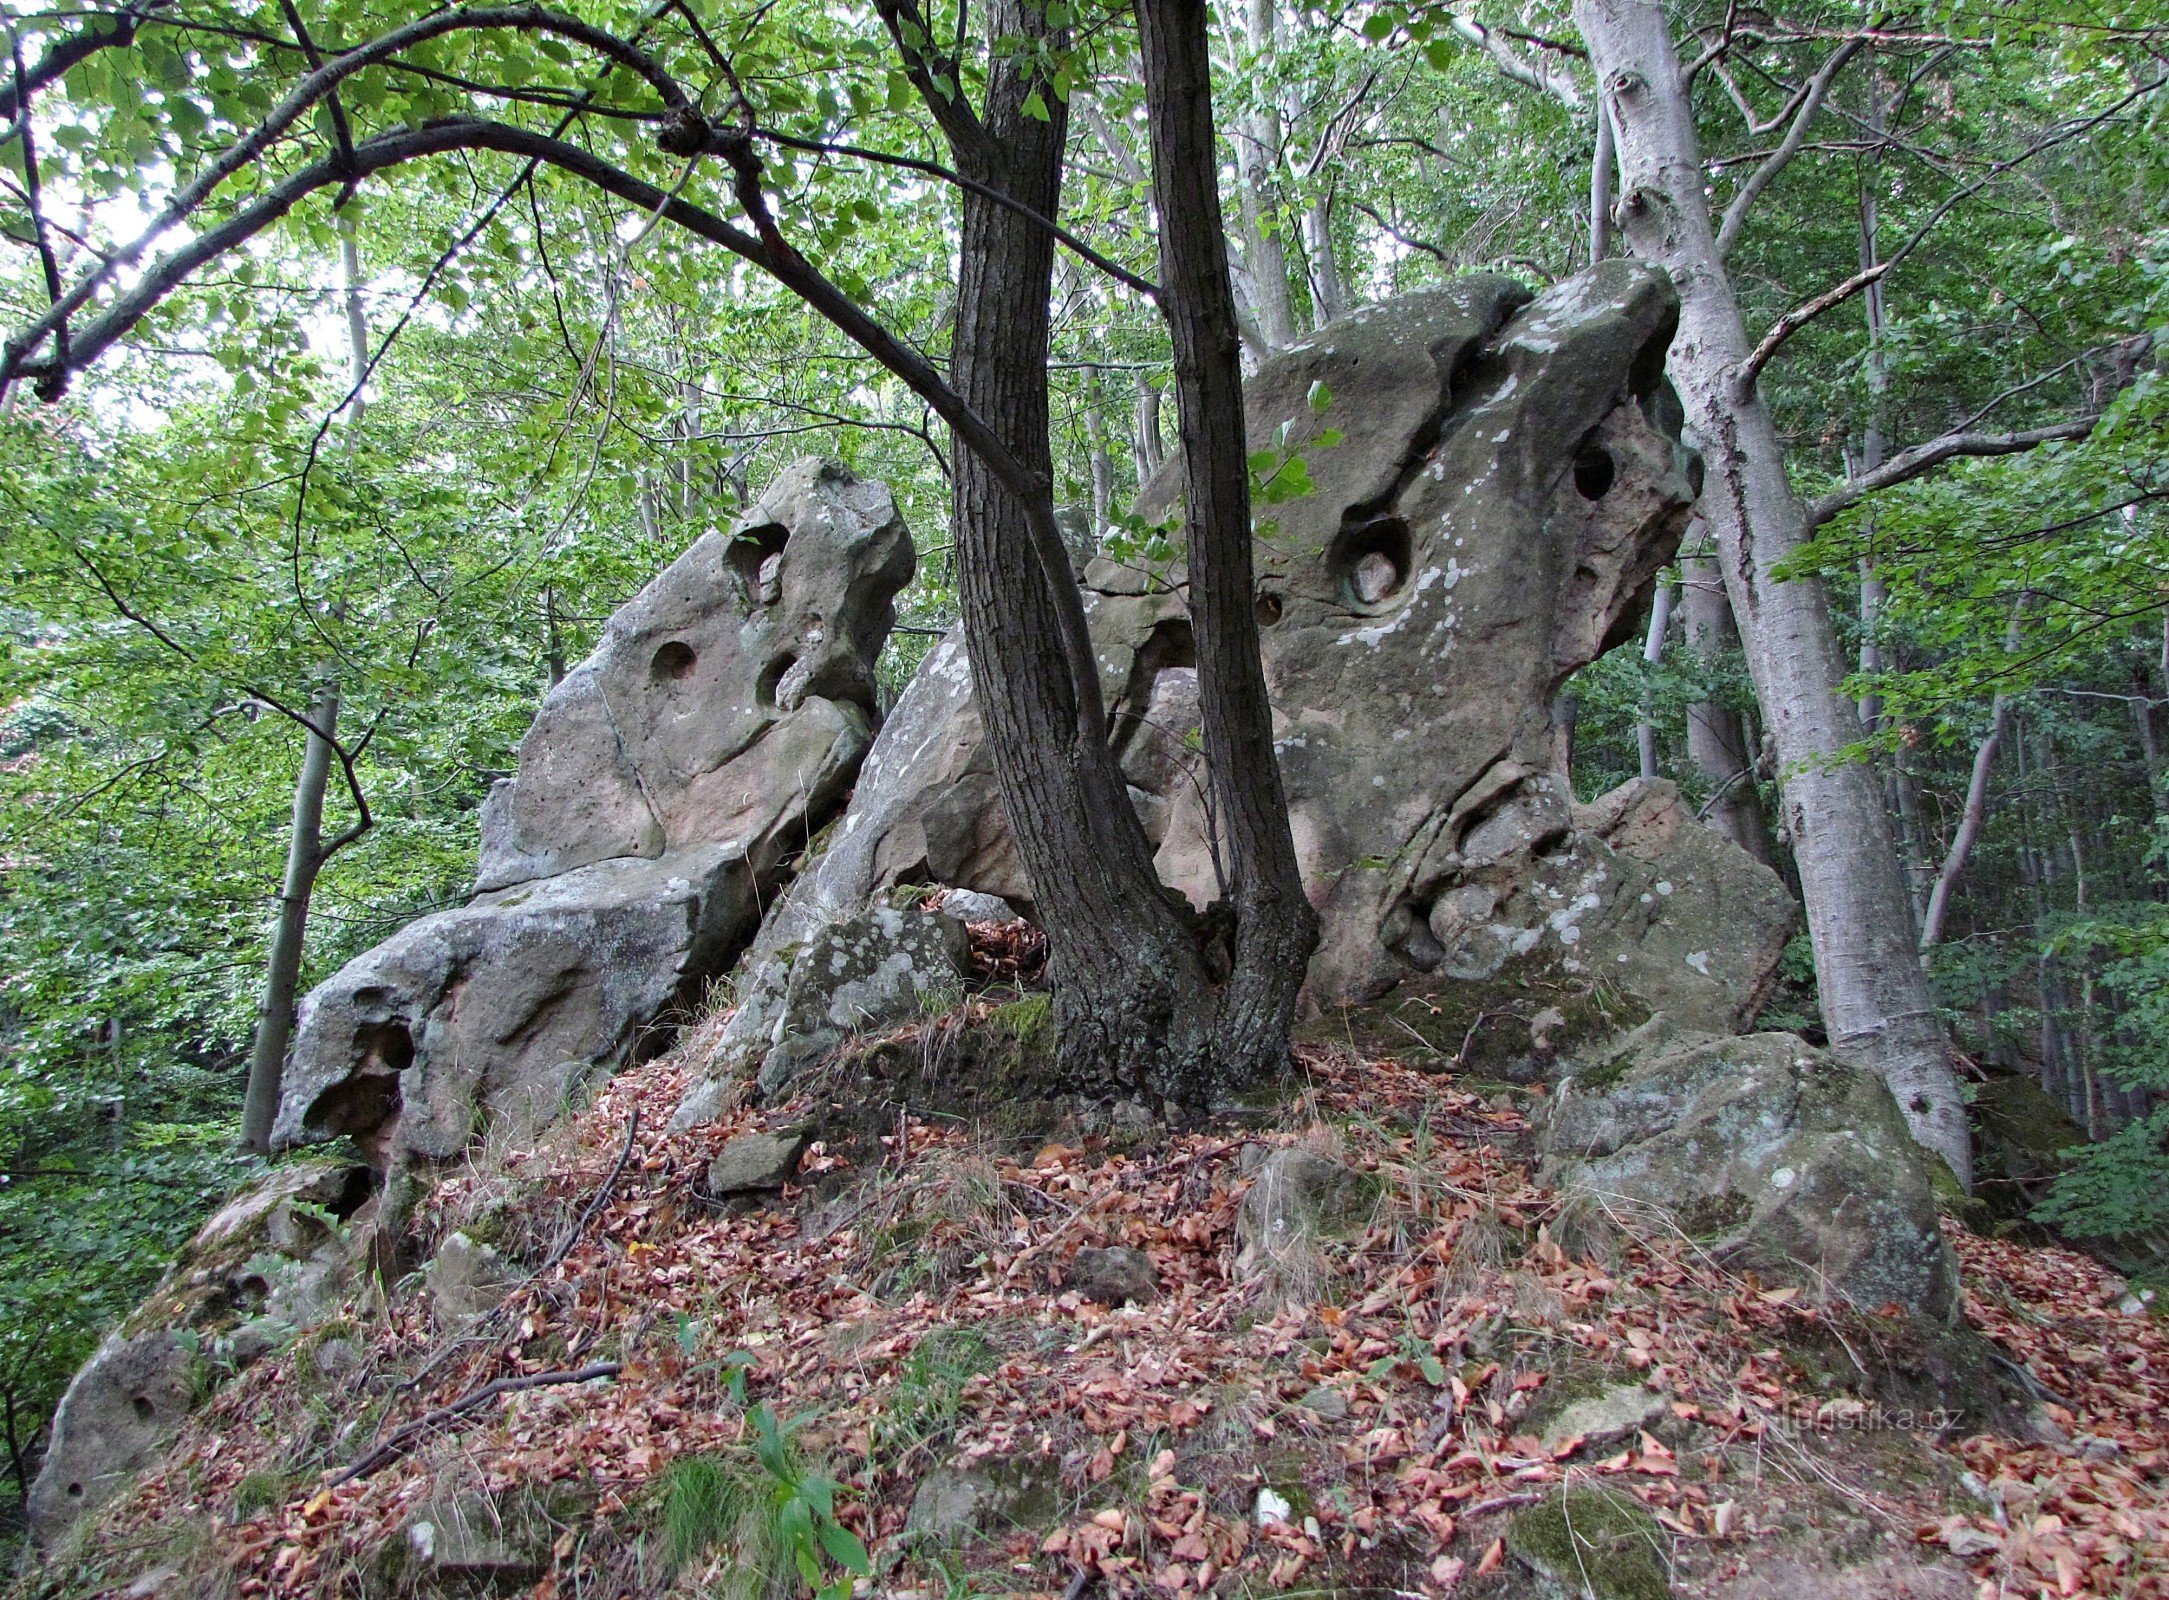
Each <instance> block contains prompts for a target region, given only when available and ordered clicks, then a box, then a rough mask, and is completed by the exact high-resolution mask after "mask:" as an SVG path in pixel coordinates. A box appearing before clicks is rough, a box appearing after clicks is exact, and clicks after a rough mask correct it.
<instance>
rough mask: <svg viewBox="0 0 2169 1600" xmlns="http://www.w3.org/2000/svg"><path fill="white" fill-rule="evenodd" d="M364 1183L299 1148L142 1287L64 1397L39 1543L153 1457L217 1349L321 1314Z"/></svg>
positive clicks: (37, 1514) (40, 1480) (258, 1339)
mask: <svg viewBox="0 0 2169 1600" xmlns="http://www.w3.org/2000/svg"><path fill="white" fill-rule="evenodd" d="M368 1193H369V1182H368V1174H367V1172H366V1169H362V1168H357V1167H355V1166H353V1165H352V1164H351V1163H348V1162H343V1161H297V1162H294V1163H291V1164H290V1165H287V1166H282V1167H279V1168H277V1169H275V1170H274V1171H272V1172H270V1173H268V1174H266V1175H265V1176H264V1177H263V1178H262V1179H261V1180H259V1181H258V1182H256V1183H255V1184H252V1185H251V1186H250V1187H248V1188H247V1189H244V1190H242V1191H241V1193H239V1194H238V1195H236V1196H235V1197H234V1198H233V1199H231V1200H229V1201H228V1202H227V1203H226V1204H225V1205H224V1206H222V1207H220V1208H219V1210H218V1211H217V1213H215V1214H214V1215H213V1216H212V1218H211V1220H210V1221H208V1222H206V1223H205V1224H204V1225H203V1226H202V1227H201V1228H199V1229H197V1230H196V1236H195V1237H194V1238H193V1239H191V1240H190V1241H189V1243H188V1245H187V1247H186V1248H185V1249H184V1250H182V1252H181V1254H180V1257H179V1259H178V1260H176V1261H175V1262H174V1264H173V1266H172V1267H171V1268H170V1269H169V1270H168V1271H167V1273H166V1275H165V1277H164V1279H163V1280H161V1281H160V1283H159V1285H158V1287H157V1289H155V1290H154V1291H153V1292H152V1294H151V1296H150V1298H149V1299H148V1300H146V1301H145V1302H144V1303H143V1304H142V1305H141V1306H140V1307H138V1308H137V1310H136V1312H135V1314H134V1315H133V1316H131V1317H130V1318H129V1319H128V1320H127V1322H125V1323H123V1324H122V1325H121V1326H120V1327H119V1328H116V1329H115V1330H114V1331H113V1332H112V1333H111V1334H110V1335H109V1336H108V1337H107V1338H106V1340H105V1342H104V1343H103V1344H102V1345H100V1346H99V1348H98V1350H97V1353H96V1354H94V1355H93V1356H92V1357H91V1358H90V1360H88V1361H86V1362H85V1363H84V1364H83V1367H82V1370H80V1371H79V1372H77V1373H76V1375H75V1377H74V1379H73V1380H72V1381H70V1383H69V1384H68V1391H67V1393H66V1394H65V1395H63V1396H62V1397H61V1401H60V1409H59V1410H58V1411H56V1412H55V1413H54V1415H53V1432H52V1442H51V1444H50V1445H49V1446H48V1447H47V1449H46V1452H45V1459H44V1461H43V1463H42V1464H41V1465H40V1467H39V1469H38V1476H37V1479H36V1481H35V1482H34V1483H33V1484H32V1485H31V1489H30V1497H29V1505H28V1508H27V1509H28V1515H29V1521H30V1531H31V1535H32V1537H33V1538H35V1539H36V1540H37V1542H38V1543H39V1544H40V1545H45V1546H50V1545H51V1544H52V1542H53V1541H54V1540H55V1539H57V1538H58V1537H59V1536H60V1535H61V1534H62V1533H64V1532H66V1531H67V1529H68V1528H69V1526H70V1525H72V1524H73V1523H74V1522H75V1521H76V1519H77V1518H79V1517H81V1516H83V1515H85V1514H86V1513H88V1512H90V1511H93V1510H95V1509H96V1508H97V1507H99V1506H100V1505H102V1504H104V1503H105V1502H106V1501H107V1500H108V1499H110V1498H111V1497H112V1496H113V1495H114V1494H115V1493H116V1492H118V1491H119V1490H120V1489H122V1488H123V1487H125V1486H126V1484H127V1483H128V1481H129V1480H130V1479H131V1478H132V1477H134V1475H135V1474H136V1473H137V1472H139V1471H140V1470H142V1469H143V1468H144V1467H145V1466H147V1465H148V1464H149V1463H150V1462H152V1461H154V1460H155V1459H157V1457H158V1456H159V1454H160V1453H161V1452H162V1451H163V1449H164V1447H165V1444H166V1441H167V1440H168V1439H169V1438H170V1437H171V1436H172V1433H173V1430H174V1429H175V1428H177V1427H179V1426H180V1423H181V1420H182V1419H183V1418H184V1417H186V1416H187V1415H188V1413H189V1411H190V1410H191V1409H192V1408H193V1407H194V1405H195V1402H196V1391H197V1387H198V1379H199V1377H200V1376H201V1375H203V1374H205V1373H207V1372H208V1371H210V1370H211V1363H212V1362H213V1361H217V1362H219V1363H221V1364H224V1365H229V1366H245V1365H247V1364H248V1363H249V1362H251V1361H253V1360H255V1359H256V1358H258V1357H260V1356H262V1355H264V1354H266V1353H268V1352H269V1351H271V1350H274V1349H276V1348H278V1347H279V1346H280V1345H282V1344H283V1343H285V1342H286V1340H287V1339H289V1338H290V1337H291V1336H292V1335H293V1334H294V1333H295V1332H296V1331H297V1330H298V1329H300V1328H302V1327H305V1326H308V1325H310V1324H311V1323H313V1322H315V1321H317V1320H319V1319H320V1318H321V1316H322V1315H323V1313H324V1312H325V1310H326V1309H327V1308H328V1306H329V1305H330V1304H332V1303H333V1302H334V1301H335V1300H336V1298H337V1292H338V1290H339V1288H340V1287H341V1284H342V1277H341V1275H342V1273H343V1271H344V1269H345V1265H346V1261H347V1253H346V1249H345V1246H344V1244H343V1243H342V1241H341V1240H340V1238H339V1237H338V1230H337V1227H336V1224H337V1222H338V1220H339V1219H340V1218H341V1217H344V1216H345V1215H347V1214H348V1213H349V1212H351V1211H353V1210H354V1208H355V1207H356V1206H357V1205H359V1204H360V1203H362V1201H363V1200H364V1198H365V1197H366V1196H367V1195H368Z"/></svg>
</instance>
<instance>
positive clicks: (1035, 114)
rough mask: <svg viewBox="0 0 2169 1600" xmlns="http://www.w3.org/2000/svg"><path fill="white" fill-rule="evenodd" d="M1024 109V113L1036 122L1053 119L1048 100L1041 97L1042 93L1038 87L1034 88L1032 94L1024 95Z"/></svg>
mask: <svg viewBox="0 0 2169 1600" xmlns="http://www.w3.org/2000/svg"><path fill="white" fill-rule="evenodd" d="M1023 110H1024V114H1025V115H1026V116H1028V117H1030V118H1031V119H1032V120H1033V121H1034V122H1047V121H1051V120H1052V119H1051V118H1050V116H1049V115H1048V112H1047V102H1046V101H1045V100H1043V99H1041V98H1040V94H1039V91H1038V90H1037V89H1034V90H1033V91H1032V92H1031V93H1030V94H1028V95H1026V96H1025V97H1024V106H1023Z"/></svg>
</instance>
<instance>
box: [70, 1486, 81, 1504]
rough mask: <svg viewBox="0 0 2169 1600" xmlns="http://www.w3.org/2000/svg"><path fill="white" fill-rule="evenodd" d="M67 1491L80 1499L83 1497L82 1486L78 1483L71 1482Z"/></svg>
mask: <svg viewBox="0 0 2169 1600" xmlns="http://www.w3.org/2000/svg"><path fill="white" fill-rule="evenodd" d="M68 1493H69V1494H70V1495H72V1496H74V1497H75V1498H76V1499H78V1500H80V1499H82V1498H83V1486H82V1485H81V1484H80V1483H71V1484H69V1485H68Z"/></svg>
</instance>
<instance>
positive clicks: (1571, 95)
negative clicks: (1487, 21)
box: [1450, 11, 1582, 111]
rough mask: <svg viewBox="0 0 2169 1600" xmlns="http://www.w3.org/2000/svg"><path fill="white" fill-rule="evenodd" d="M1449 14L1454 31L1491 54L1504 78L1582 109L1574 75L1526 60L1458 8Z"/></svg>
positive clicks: (1579, 91) (1579, 88)
mask: <svg viewBox="0 0 2169 1600" xmlns="http://www.w3.org/2000/svg"><path fill="white" fill-rule="evenodd" d="M1450 16H1451V18H1452V22H1453V30H1454V32H1455V33H1457V34H1459V35H1460V36H1461V37H1462V38H1463V39H1465V40H1467V41H1468V42H1469V43H1470V44H1473V45H1475V46H1476V47H1477V48H1478V49H1479V50H1481V51H1483V52H1484V54H1485V55H1487V56H1489V57H1490V58H1491V64H1492V65H1493V66H1495V67H1497V68H1498V69H1499V75H1500V76H1501V77H1504V78H1509V79H1511V80H1513V81H1514V82H1515V83H1519V84H1524V85H1526V86H1527V87H1529V88H1531V89H1536V90H1539V91H1541V92H1542V93H1544V94H1548V95H1550V96H1551V97H1552V98H1553V99H1555V100H1557V101H1558V102H1559V103H1560V104H1561V105H1564V106H1566V107H1567V108H1568V109H1570V110H1573V111H1579V110H1581V109H1582V91H1581V86H1580V85H1579V84H1577V83H1575V81H1574V79H1573V76H1572V75H1571V74H1569V73H1565V72H1558V71H1554V70H1552V69H1550V68H1548V67H1545V66H1542V65H1540V64H1538V63H1535V62H1532V61H1528V60H1526V59H1524V58H1523V57H1522V56H1520V55H1519V54H1517V53H1516V52H1515V50H1514V47H1513V46H1512V45H1510V44H1508V43H1507V42H1506V40H1505V39H1504V38H1503V37H1502V36H1501V35H1499V34H1498V33H1497V32H1495V31H1493V30H1492V29H1490V28H1487V27H1485V26H1484V25H1483V24H1482V23H1481V22H1478V21H1477V20H1476V19H1475V18H1474V17H1471V16H1469V15H1468V14H1467V13H1465V12H1460V11H1455V12H1452V13H1450Z"/></svg>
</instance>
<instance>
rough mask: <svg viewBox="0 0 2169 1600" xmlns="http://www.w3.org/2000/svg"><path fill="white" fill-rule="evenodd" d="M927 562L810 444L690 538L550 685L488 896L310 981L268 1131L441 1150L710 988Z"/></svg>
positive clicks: (856, 756)
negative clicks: (587, 652) (735, 509)
mask: <svg viewBox="0 0 2169 1600" xmlns="http://www.w3.org/2000/svg"><path fill="white" fill-rule="evenodd" d="M913 560H914V557H913V554H912V546H911V538H910V534H909V533H908V531H907V530H906V529H905V527H904V525H903V522H902V520H901V519H900V518H899V517H898V516H897V514H896V508H895V505H894V502H893V501H892V500H891V498H890V496H889V493H888V491H887V489H885V488H884V487H883V486H881V485H880V484H878V483H872V482H862V481H861V480H859V479H857V478H855V477H853V476H852V475H851V474H850V473H849V472H847V471H845V470H844V469H843V468H841V467H839V466H837V465H836V464H834V463H833V462H825V461H820V460H813V459H808V460H803V461H800V462H798V463H796V464H795V465H793V466H792V467H790V468H789V469H787V470H786V471H785V472H784V473H783V475H782V476H781V477H779V478H778V479H777V480H776V482H775V483H774V484H773V485H771V487H770V488H769V490H768V492H767V493H766V494H764V495H763V496H762V497H761V499H760V501H759V502H758V503H757V504H756V505H755V506H754V507H753V509H752V510H751V511H750V512H749V513H748V514H747V515H746V516H745V517H744V518H742V519H741V520H740V521H739V522H738V523H737V524H736V525H735V526H734V527H732V528H731V529H729V530H717V531H715V532H711V533H709V534H707V535H706V536H704V537H703V538H701V539H699V540H696V541H695V542H694V544H693V545H692V546H691V547H690V548H689V549H687V550H686V552H685V553H684V554H683V555H681V556H680V557H679V558H678V559H677V560H676V561H674V562H672V563H671V565H670V566H669V567H668V568H667V569H666V570H665V571H664V572H663V573H662V574H661V575H660V576H658V577H657V578H656V579H655V580H654V581H653V582H652V583H650V584H649V585H648V586H647V587H646V588H645V589H643V590H642V591H641V592H640V593H639V595H637V596H636V597H635V598H634V599H633V600H631V601H630V602H628V603H627V604H626V605H625V606H624V607H623V608H622V609H620V610H619V612H618V613H617V614H616V615H615V616H613V617H612V618H611V620H610V623H609V625H608V627H607V628H606V629H605V630H604V634H603V639H602V642H601V644H600V645H599V646H598V647H597V648H596V651H595V653H594V654H593V655H592V656H591V657H590V658H589V659H588V660H587V661H585V662H583V663H582V664H581V665H580V666H579V667H578V668H576V669H575V670H574V671H573V672H572V673H570V674H568V675H567V677H566V678H565V680H564V681H563V682H562V683H560V684H558V686H557V687H556V688H555V689H553V690H552V691H551V693H550V695H549V698H548V699H547V700H545V701H544V702H543V706H542V709H541V711H540V712H539V713H538V714H537V716H536V718H535V722H534V726H533V727H532V728H530V729H529V730H528V734H527V737H526V739H525V740H524V741H523V742H522V744H521V747H520V765H519V773H518V776H517V777H515V778H513V779H512V780H510V781H509V782H508V783H506V784H503V785H500V786H499V787H498V789H497V790H495V791H494V792H493V793H492V795H491V798H490V801H489V803H488V805H487V806H486V807H485V808H484V817H483V830H482V831H483V842H482V854H481V864H480V869H479V872H478V874H477V882H476V888H477V893H476V895H475V897H474V899H473V900H472V901H471V902H470V903H469V904H468V905H466V906H463V907H460V908H458V909H456V910H451V911H444V912H439V913H437V914H435V915H432V916H428V917H424V918H422V919H421V920H420V921H418V922H415V923H412V924H410V925H409V926H408V927H406V928H405V929H403V930H401V931H400V932H399V933H398V934H396V935H395V936H393V937H392V938H391V939H389V940H387V941H386V942H385V943H383V944H381V945H379V946H377V947H376V948H375V949H373V950H371V951H369V952H367V953H366V954H364V955H362V956H360V957H357V958H356V959H355V960H354V961H352V962H349V963H348V964H347V965H346V966H345V967H344V968H342V969H341V970H340V971H339V972H338V973H336V974H335V975H334V976H333V977H332V978H331V979H329V980H328V981H327V982H325V983H324V984H322V985H320V986H318V988H317V989H316V990H315V991H314V992H312V993H311V994H310V995H309V996H308V997H307V998H306V999H305V1000H304V1001H303V1003H302V1006H301V1010H300V1017H299V1023H298V1026H297V1029H296V1033H295V1040H294V1048H293V1053H292V1055H291V1057H290V1058H289V1060H288V1062H287V1067H286V1075H285V1085H284V1095H283V1099H282V1103H281V1106H280V1111H279V1118H278V1123H277V1127H276V1129H275V1132H274V1137H275V1139H276V1140H277V1141H278V1142H280V1143H282V1144H296V1143H306V1142H311V1141H316V1140H324V1139H331V1138H336V1137H338V1136H340V1135H352V1136H353V1137H355V1138H356V1139H358V1140H360V1141H362V1142H363V1144H364V1146H365V1148H368V1149H370V1150H371V1151H372V1153H373V1155H374V1157H375V1158H376V1159H377V1160H379V1161H380V1162H385V1163H389V1161H390V1160H391V1159H392V1158H393V1157H394V1156H395V1155H399V1154H411V1155H418V1156H423V1157H427V1158H430V1159H433V1160H444V1159H448V1158H450V1157H452V1156H455V1155H457V1154H459V1153H460V1152H461V1151H462V1150H463V1149H465V1148H466V1146H467V1145H468V1143H469V1142H470V1141H471V1140H472V1139H473V1137H474V1136H475V1133H476V1131H477V1128H478V1125H480V1124H483V1123H495V1124H498V1125H502V1126H505V1127H507V1128H508V1129H510V1130H512V1131H513V1132H515V1133H520V1132H524V1131H528V1130H531V1129H532V1128H533V1127H535V1126H536V1125H537V1124H539V1123H541V1122H544V1121H547V1120H548V1119H550V1118H551V1117H553V1116H555V1115H556V1114H557V1113H558V1112H559V1111H560V1110H561V1109H562V1108H563V1106H564V1104H565V1101H566V1099H567V1097H568V1095H570V1094H571V1093H572V1092H573V1091H574V1090H575V1089H576V1088H577V1086H578V1085H579V1083H580V1082H581V1081H582V1080H583V1079H584V1078H586V1077H588V1076H589V1075H591V1074H593V1073H595V1072H598V1071H608V1070H612V1069H614V1068H615V1067H616V1066H618V1065H619V1064H621V1063H623V1062H624V1061H626V1060H628V1059H630V1057H631V1056H632V1054H633V1053H634V1051H635V1050H636V1049H637V1048H639V1047H640V1045H641V1044H642V1042H643V1041H644V1040H646V1039H648V1038H649V1037H650V1036H651V1030H652V1029H653V1028H654V1026H655V1025H656V1024H657V1023H658V1022H662V1021H665V1020H666V1019H668V1018H669V1017H670V1016H672V1015H674V1014H676V1013H678V1012H680V1011H682V1010H683V1009H685V1008H687V1007H689V1006H691V1005H692V1004H694V1003H696V1002H697V1001H698V1000H699V998H700V995H701V992H702V989H703V987H704V985H705V984H706V983H707V981H708V980H709V979H710V978H712V977H714V976H715V975H716V974H717V973H719V972H721V971H722V970H723V969H724V968H725V967H727V966H728V965H729V963H730V961H731V960H732V958H733V957H734V956H735V955H736V954H737V952H738V951H739V949H740V948H741V947H742V946H743V944H744V943H745V941H746V940H747V939H748V938H749V937H750V936H751V935H752V933H753V932H754V931H755V929H756V928H757V927H758V925H759V921H760V916H761V911H762V908H763V907H764V906H766V905H768V904H771V903H772V902H773V901H774V900H775V898H776V894H777V892H778V890H779V889H780V887H781V883H782V880H783V878H784V877H785V876H786V875H787V874H788V871H789V869H790V864H791V863H792V861H793V860H794V859H795V857H796V854H797V852H799V851H800V850H801V849H802V848H803V847H804V844H805V841H806V839H807V837H808V836H809V835H810V834H812V833H813V832H814V831H815V830H816V829H818V828H819V827H820V826H821V825H822V824H823V823H824V822H825V820H826V819H827V817H828V816H829V815H830V813H831V812H832V811H833V810H834V808H835V807H836V806H837V805H838V804H839V803H840V802H841V800H842V799H843V796H844V795H845V793H846V792H847V790H848V789H849V788H850V785H851V781H852V778H853V776H854V775H855V774H856V773H857V771H858V767H859V762H860V760H861V759H862V757H863V756H864V755H865V753H866V751H867V748H868V746H869V744H870V743H871V739H872V732H873V727H872V724H873V716H874V705H875V696H874V686H873V667H874V661H875V658H876V656H877V655H878V654H879V652H880V648H881V644H882V641H883V639H884V638H885V637H886V635H887V632H888V628H889V623H890V621H891V618H892V607H891V601H892V599H893V597H894V595H895V593H896V591H897V590H898V589H899V588H900V587H901V586H902V585H903V584H904V583H905V582H907V581H908V580H909V578H910V576H911V572H912V566H913Z"/></svg>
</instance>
